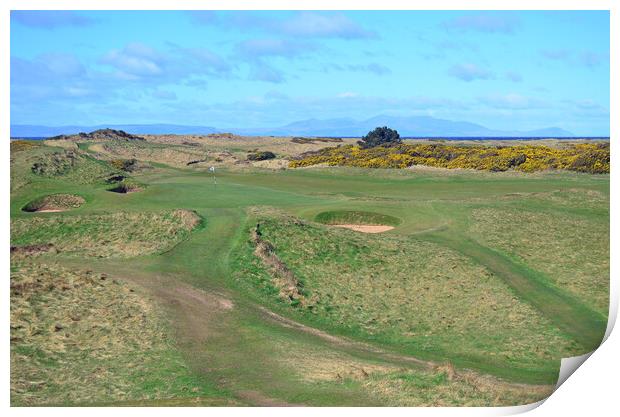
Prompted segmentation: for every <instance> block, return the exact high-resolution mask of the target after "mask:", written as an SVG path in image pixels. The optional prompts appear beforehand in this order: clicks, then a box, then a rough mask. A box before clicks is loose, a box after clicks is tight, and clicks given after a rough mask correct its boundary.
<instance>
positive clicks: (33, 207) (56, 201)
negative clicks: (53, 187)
mask: <svg viewBox="0 0 620 417" xmlns="http://www.w3.org/2000/svg"><path fill="white" fill-rule="evenodd" d="M84 203H85V200H84V198H82V197H80V196H79V195H74V194H51V195H46V196H44V197H40V198H37V199H36V200H33V201H31V202H30V203H28V204H26V205H25V206H24V208H23V209H22V210H24V211H29V212H35V211H44V210H58V211H64V210H71V209H74V208H78V207H80V206H81V205H82V204H84Z"/></svg>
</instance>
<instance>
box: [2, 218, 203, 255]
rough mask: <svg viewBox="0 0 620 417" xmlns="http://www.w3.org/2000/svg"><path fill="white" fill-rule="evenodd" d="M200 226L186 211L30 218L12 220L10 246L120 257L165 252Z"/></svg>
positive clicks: (198, 221) (67, 253)
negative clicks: (47, 246) (40, 246)
mask: <svg viewBox="0 0 620 417" xmlns="http://www.w3.org/2000/svg"><path fill="white" fill-rule="evenodd" d="M200 223H201V220H200V218H199V217H198V215H196V214H195V213H193V212H191V211H187V210H173V211H163V212H155V213H144V212H142V213H129V212H118V213H112V214H100V215H95V214H92V215H75V216H33V217H30V218H20V219H13V220H12V221H11V243H12V244H13V245H16V246H19V245H37V244H45V243H51V244H53V245H54V246H55V247H56V249H57V250H59V251H61V252H62V253H64V254H66V255H72V256H87V257H98V258H106V257H120V258H123V257H131V256H138V255H148V254H151V253H156V252H161V251H164V250H167V249H169V248H171V247H172V246H174V245H175V244H177V243H179V242H181V241H182V240H184V239H186V238H187V237H188V236H189V233H190V232H191V230H192V229H194V228H195V227H197V226H198V225H199V224H200Z"/></svg>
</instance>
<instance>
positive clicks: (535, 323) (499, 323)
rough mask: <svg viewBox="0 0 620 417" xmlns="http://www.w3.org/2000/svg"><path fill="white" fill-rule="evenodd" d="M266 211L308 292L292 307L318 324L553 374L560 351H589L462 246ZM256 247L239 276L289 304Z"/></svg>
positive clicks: (266, 223)
mask: <svg viewBox="0 0 620 417" xmlns="http://www.w3.org/2000/svg"><path fill="white" fill-rule="evenodd" d="M260 211H262V212H264V211H265V210H253V212H254V216H255V217H251V218H250V221H249V224H251V225H253V224H255V223H259V224H260V230H261V232H262V237H263V239H265V240H266V241H268V242H270V243H271V244H272V245H273V247H274V253H276V254H277V256H278V257H279V258H280V259H281V260H282V261H283V262H284V264H285V265H286V266H287V267H288V268H289V269H290V270H291V271H292V272H293V274H294V275H295V277H296V278H297V280H298V281H299V283H300V284H299V286H300V290H301V292H302V293H303V294H304V296H305V301H304V302H303V303H301V304H297V303H295V302H293V303H292V304H291V306H292V308H294V310H293V311H291V313H292V314H298V315H300V316H303V318H304V319H306V320H308V321H309V322H312V323H314V324H315V325H318V326H322V327H325V328H331V329H333V330H335V331H338V332H340V333H343V334H348V335H352V336H356V337H362V338H364V339H367V340H369V341H373V342H378V343H381V344H387V345H391V346H393V347H396V348H397V349H400V350H402V351H406V352H409V353H412V354H417V355H424V356H426V357H430V358H432V359H436V360H450V359H452V360H455V361H458V358H459V357H460V358H466V359H467V360H468V361H474V362H478V363H495V364H496V365H497V366H498V367H499V366H502V364H504V365H506V366H514V367H515V368H524V369H530V368H539V369H541V370H542V369H547V370H550V371H551V373H553V371H552V370H553V369H557V368H556V367H557V361H558V360H559V358H561V357H566V356H572V355H575V354H578V353H581V352H580V349H581V348H580V347H579V346H578V345H577V344H576V343H575V342H574V341H572V340H571V339H570V338H569V337H567V335H565V334H563V333H562V332H560V331H558V330H557V329H556V328H555V327H554V326H553V324H552V323H551V322H550V321H549V320H548V319H547V318H545V317H544V316H543V315H541V314H540V313H539V312H538V311H537V310H536V309H534V308H532V307H531V306H530V305H528V304H527V303H524V302H522V301H520V300H519V299H518V298H517V297H515V296H514V295H513V294H512V292H511V290H510V288H509V287H508V286H507V285H506V284H504V283H503V282H502V281H501V280H498V279H497V278H496V277H495V276H493V274H492V273H490V271H488V270H487V269H485V268H484V267H482V266H481V265H479V264H476V263H475V262H473V261H472V260H471V259H469V258H467V257H465V256H463V255H461V254H459V253H458V252H455V251H454V250H451V249H448V248H445V247H442V246H440V245H438V244H436V243H432V242H426V241H423V240H420V239H415V238H410V237H402V236H397V235H389V234H386V235H381V236H377V235H365V234H361V233H356V232H352V231H346V230H340V229H336V228H329V227H326V226H322V225H318V224H316V223H308V222H300V221H299V220H297V219H295V218H292V217H289V216H286V215H277V214H275V213H274V214H271V215H261V214H259V213H260ZM253 251H254V247H253V244H252V243H251V242H247V243H245V244H244V245H243V246H242V248H241V254H240V255H239V258H237V259H236V260H235V261H234V262H236V265H237V268H238V271H237V273H236V274H235V277H236V279H237V280H238V281H240V282H241V283H242V284H248V283H249V284H251V285H254V286H255V287H256V288H257V289H258V290H259V291H261V293H262V294H263V295H264V296H266V297H269V298H270V299H271V300H273V301H271V302H284V303H286V302H288V300H282V297H281V296H280V294H279V293H280V292H279V288H278V286H277V284H276V283H275V282H276V281H274V279H273V276H272V275H270V271H269V268H267V267H266V266H265V265H264V264H263V263H262V262H261V260H260V259H258V258H257V257H256V256H255V255H254V254H253ZM295 306H297V307H295ZM455 340H458V341H459V343H458V344H457V345H455V344H454V341H455Z"/></svg>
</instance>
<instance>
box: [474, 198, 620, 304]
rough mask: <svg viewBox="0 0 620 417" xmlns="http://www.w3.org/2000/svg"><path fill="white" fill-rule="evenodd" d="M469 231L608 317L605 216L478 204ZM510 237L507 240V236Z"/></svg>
mask: <svg viewBox="0 0 620 417" xmlns="http://www.w3.org/2000/svg"><path fill="white" fill-rule="evenodd" d="M470 230H471V233H472V234H473V235H474V236H475V237H476V238H477V239H478V240H479V241H481V242H483V243H484V244H486V245H488V246H490V247H493V248H496V249H499V250H501V251H503V252H504V253H506V254H508V255H509V256H511V257H513V258H515V259H517V260H518V261H519V262H520V263H523V264H526V265H528V266H530V267H531V268H534V269H536V270H538V271H541V272H543V273H544V274H545V276H546V277H547V278H548V279H549V280H550V281H551V283H552V284H553V285H555V286H557V287H560V288H562V289H565V290H567V291H569V292H570V293H572V294H573V295H575V296H577V297H578V298H579V299H581V300H583V301H585V302H586V303H587V304H588V305H589V306H590V307H591V308H594V309H596V310H597V311H598V312H600V313H601V314H603V315H604V316H607V313H608V309H609V262H610V256H609V218H608V217H607V216H602V217H594V216H590V217H589V218H586V217H583V216H580V215H575V214H570V213H564V214H563V215H561V216H558V215H557V213H553V212H544V211H531V210H524V209H517V208H502V209H493V208H480V209H476V210H474V211H473V213H472V225H471V228H470ZM506 236H510V237H511V238H510V239H506Z"/></svg>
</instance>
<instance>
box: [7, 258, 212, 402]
mask: <svg viewBox="0 0 620 417" xmlns="http://www.w3.org/2000/svg"><path fill="white" fill-rule="evenodd" d="M168 329H169V328H168V323H167V322H166V321H165V320H164V319H163V317H162V316H161V313H159V312H158V310H157V309H156V308H155V307H154V305H153V304H152V303H151V302H150V300H148V299H147V298H145V297H144V296H143V295H141V294H140V293H138V292H136V291H135V290H134V289H133V288H131V287H129V286H128V285H126V284H124V283H122V282H120V281H116V280H111V279H108V278H107V277H106V276H105V275H100V274H93V273H91V272H88V271H74V270H67V269H65V268H62V267H59V266H57V265H38V264H28V263H19V264H14V265H13V266H12V270H11V405H13V406H34V405H79V404H93V403H106V402H116V401H124V400H132V401H136V400H153V399H166V398H171V397H175V398H188V397H200V396H202V395H205V394H207V391H206V389H208V388H205V387H204V386H203V384H202V383H201V381H200V380H199V379H197V378H196V377H194V376H193V375H192V374H191V372H190V371H189V370H188V369H187V368H186V365H185V364H184V361H183V359H182V357H181V356H180V354H179V353H178V352H177V351H176V350H175V347H174V344H173V343H172V342H171V341H170V334H169V333H170V332H169V330H168Z"/></svg>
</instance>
